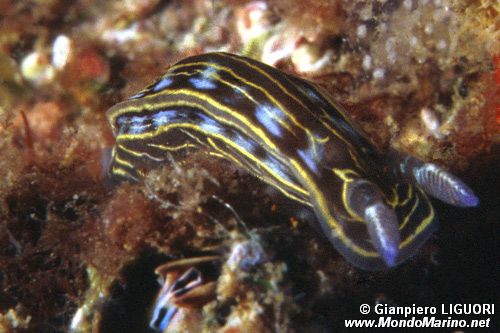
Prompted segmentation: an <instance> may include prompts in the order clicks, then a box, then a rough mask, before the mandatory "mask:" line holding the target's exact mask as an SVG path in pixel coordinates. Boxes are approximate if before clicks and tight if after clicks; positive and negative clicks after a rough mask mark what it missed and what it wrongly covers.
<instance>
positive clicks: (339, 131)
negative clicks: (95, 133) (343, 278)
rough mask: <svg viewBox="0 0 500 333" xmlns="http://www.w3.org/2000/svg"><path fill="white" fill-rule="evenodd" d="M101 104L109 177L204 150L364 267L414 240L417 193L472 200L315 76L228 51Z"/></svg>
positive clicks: (379, 263)
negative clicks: (382, 147) (365, 122)
mask: <svg viewBox="0 0 500 333" xmlns="http://www.w3.org/2000/svg"><path fill="white" fill-rule="evenodd" d="M107 115H108V118H109V121H110V123H111V126H112V128H113V132H114V135H115V138H116V144H115V147H114V148H113V151H112V158H111V163H110V166H109V174H110V176H111V177H112V178H115V179H125V180H128V181H137V180H139V179H140V178H141V177H142V176H143V175H144V174H145V172H146V171H147V170H149V169H151V168H154V167H158V166H160V165H162V164H163V163H168V155H169V154H180V155H182V154H188V153H189V152H190V151H193V150H199V149H204V150H205V151H206V152H207V153H208V154H210V155H211V156H215V157H218V158H223V159H227V160H228V161H230V162H231V163H235V164H236V165H238V166H239V167H241V168H243V169H245V170H247V171H248V172H249V173H251V174H253V175H254V176H256V177H257V178H259V179H260V180H262V181H264V182H265V183H267V184H269V185H271V186H273V187H275V188H276V189H278V190H279V191H281V192H282V193H283V194H284V195H286V196H287V197H289V198H291V199H292V200H295V201H297V202H298V203H300V204H302V205H305V206H308V207H310V208H311V209H312V210H313V211H314V213H315V215H316V217H317V220H318V221H319V223H320V225H321V226H322V229H323V231H324V233H325V234H326V236H327V237H328V238H329V240H330V241H331V243H332V244H333V245H334V246H335V248H336V249H337V250H338V251H339V252H340V253H341V254H342V255H343V256H344V257H345V258H346V259H347V260H348V261H350V262H351V263H353V264H354V265H355V266H357V267H360V268H363V269H368V270H381V269H386V268H388V267H392V266H394V265H396V264H398V263H401V262H403V261H404V260H406V259H408V258H409V257H411V256H412V255H414V254H415V253H416V252H417V251H418V249H419V248H420V247H421V246H422V244H423V243H424V242H425V241H426V240H427V239H428V237H429V236H430V235H431V234H432V232H433V231H434V230H435V228H436V226H437V219H436V216H435V213H434V210H433V208H432V205H431V204H430V202H429V199H428V198H427V194H430V195H432V196H434V197H436V198H438V199H440V200H443V201H445V202H447V203H450V204H453V205H456V206H462V207H469V206H476V205H477V204H478V199H477V197H476V196H475V195H474V193H473V192H472V190H471V189H469V188H468V187H467V186H466V185H465V184H464V183H463V182H462V181H460V180H459V179H458V178H456V177H455V176H453V175H451V174H450V173H448V172H446V171H444V170H443V169H442V168H440V167H438V166H437V165H435V164H431V163H424V162H422V161H420V160H418V159H416V158H414V157H412V156H408V155H404V154H401V153H397V152H394V151H391V152H389V153H387V154H383V153H382V152H380V151H379V150H378V149H377V148H376V147H375V146H374V145H373V144H372V143H371V142H370V140H369V139H368V138H367V137H366V136H365V134H363V132H361V131H359V130H358V129H357V128H356V127H355V125H354V124H353V123H352V122H351V120H350V119H349V118H348V116H347V115H346V113H345V111H344V110H343V108H342V107H341V106H340V105H339V104H338V103H336V102H335V101H333V100H332V98H331V97H329V96H328V94H327V93H326V92H324V91H323V90H322V89H321V88H320V87H318V86H316V85H315V84H313V83H311V82H309V81H306V80H303V79H300V78H297V77H294V76H291V75H288V74H285V73H283V72H281V71H279V70H277V69H275V68H272V67H270V66H267V65H265V64H263V63H260V62H258V61H255V60H252V59H249V58H245V57H241V56H237V55H232V54H228V53H207V54H202V55H198V56H193V57H189V58H186V59H184V60H182V61H180V62H178V63H177V64H175V65H173V66H172V67H171V68H170V69H169V70H168V71H167V72H166V73H165V74H164V75H163V76H162V77H161V78H160V79H159V80H157V81H156V82H155V83H153V84H151V85H149V86H148V87H146V88H145V89H144V90H142V91H141V92H139V93H138V94H136V95H134V96H133V97H131V98H130V99H128V100H126V101H124V102H121V103H119V104H117V105H115V106H113V107H112V108H111V109H110V110H109V111H108V113H107ZM426 193H427V194H426Z"/></svg>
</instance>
